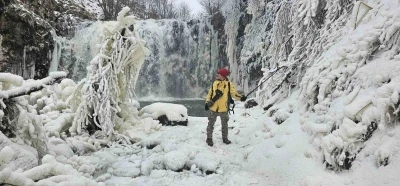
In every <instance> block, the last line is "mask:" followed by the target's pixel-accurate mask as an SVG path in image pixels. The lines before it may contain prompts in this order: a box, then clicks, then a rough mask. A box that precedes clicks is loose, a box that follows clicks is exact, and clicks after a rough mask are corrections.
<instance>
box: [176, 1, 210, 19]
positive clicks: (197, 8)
mask: <svg viewBox="0 0 400 186" xmlns="http://www.w3.org/2000/svg"><path fill="white" fill-rule="evenodd" d="M181 2H186V3H187V4H188V5H189V7H190V9H191V11H192V15H193V14H196V13H198V12H201V11H202V9H203V7H201V5H200V3H199V2H198V1H197V0H176V3H177V4H178V5H179V4H180V3H181Z"/></svg>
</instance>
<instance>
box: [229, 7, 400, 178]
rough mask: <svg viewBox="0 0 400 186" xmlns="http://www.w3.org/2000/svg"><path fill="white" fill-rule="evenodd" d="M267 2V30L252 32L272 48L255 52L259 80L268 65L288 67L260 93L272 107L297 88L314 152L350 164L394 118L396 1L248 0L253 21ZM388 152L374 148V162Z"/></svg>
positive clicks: (399, 22) (334, 165) (330, 162)
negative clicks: (272, 10) (260, 68)
mask: <svg viewBox="0 0 400 186" xmlns="http://www.w3.org/2000/svg"><path fill="white" fill-rule="evenodd" d="M230 2H231V3H235V1H230ZM237 3H238V2H236V4H237ZM254 3H257V4H259V5H262V6H253V5H252V4H254ZM230 6H232V5H230ZM271 6H273V7H276V8H275V9H276V10H277V12H276V14H275V15H272V16H273V17H271V16H270V18H269V19H273V20H274V23H273V26H272V31H271V33H270V35H268V34H267V36H265V37H263V38H262V39H257V38H253V39H252V43H256V41H258V42H260V41H261V43H260V45H261V46H263V45H267V46H268V47H266V48H265V49H262V50H266V51H268V52H270V53H269V54H264V53H260V52H259V55H260V57H258V58H257V59H263V58H266V60H262V61H263V64H262V66H263V71H264V78H262V79H261V80H260V83H261V82H262V81H263V80H265V78H267V77H268V76H270V74H271V71H273V70H274V69H276V68H278V67H282V66H286V67H288V68H287V69H284V70H283V71H281V72H276V74H275V75H274V76H273V78H270V80H268V81H267V82H265V83H263V84H262V86H261V88H260V89H259V91H258V92H257V97H258V100H259V102H260V103H261V105H262V106H263V107H264V109H265V110H269V112H275V111H276V110H277V108H274V107H273V105H274V104H276V103H277V102H280V101H282V100H283V99H285V98H287V97H288V96H289V95H290V94H291V93H292V92H293V91H296V90H299V91H300V94H299V100H300V101H301V102H302V103H304V104H305V108H300V109H301V110H304V111H303V112H304V115H303V117H302V119H301V123H302V128H303V130H304V131H306V132H308V133H309V134H310V135H311V136H312V138H313V140H312V145H313V146H314V147H315V149H316V151H313V152H315V153H313V157H314V158H316V159H317V160H318V161H323V162H324V163H325V164H326V166H327V167H328V168H331V169H333V170H342V169H349V168H350V167H351V165H352V164H351V163H352V161H354V159H355V158H356V157H357V154H358V153H359V152H360V151H361V150H362V149H363V147H364V146H365V142H366V141H367V140H368V139H369V138H370V137H371V136H373V135H374V131H376V130H380V131H390V130H391V128H393V127H394V126H396V125H397V123H398V120H399V116H398V110H399V88H400V86H399V82H398V79H399V76H398V74H397V73H396V72H397V71H398V66H399V65H398V63H399V60H400V57H399V51H400V50H399V44H400V43H399V33H400V32H399V28H400V19H399V18H400V14H399V13H398V12H399V9H398V7H399V2H397V1H388V0H386V1H377V0H369V1H363V2H361V1H357V2H355V1H351V0H337V1H325V0H301V1H272V2H271V1H270V2H267V1H262V0H261V1H250V2H249V7H248V13H249V14H251V15H252V16H253V18H252V23H251V24H252V25H258V23H257V21H258V20H260V19H264V18H263V16H266V15H267V13H266V11H265V10H267V9H268V8H269V7H271ZM264 23H265V21H264ZM255 27H256V28H257V26H255ZM250 28H251V27H250V26H248V27H246V30H245V32H246V33H249V34H250V33H251V32H252V29H250ZM233 29H235V28H234V27H233ZM269 38H270V39H269ZM247 49H248V47H246V46H245V47H244V49H243V50H247ZM250 51H251V50H250ZM253 51H254V50H253ZM255 51H257V50H255ZM252 53H254V52H252ZM271 54H272V55H271ZM249 55H252V54H251V53H249ZM245 56H246V55H242V58H241V59H240V60H238V62H237V63H239V64H240V63H244V62H246V60H245V59H244V58H243V57H245ZM247 70H249V69H247ZM280 115H282V114H280ZM385 149H386V150H387V149H388V148H385ZM390 154H391V153H390V151H388V152H384V153H375V156H376V157H375V158H376V159H377V162H378V164H379V165H386V164H387V163H388V162H390V156H391V155H390ZM388 159H389V161H388Z"/></svg>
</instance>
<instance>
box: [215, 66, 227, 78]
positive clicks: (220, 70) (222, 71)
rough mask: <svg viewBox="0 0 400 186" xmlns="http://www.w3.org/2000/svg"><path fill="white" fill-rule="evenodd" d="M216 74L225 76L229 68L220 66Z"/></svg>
mask: <svg viewBox="0 0 400 186" xmlns="http://www.w3.org/2000/svg"><path fill="white" fill-rule="evenodd" d="M218 74H219V75H221V76H222V77H224V78H226V77H228V75H229V70H226V69H225V68H220V69H219V70H218Z"/></svg>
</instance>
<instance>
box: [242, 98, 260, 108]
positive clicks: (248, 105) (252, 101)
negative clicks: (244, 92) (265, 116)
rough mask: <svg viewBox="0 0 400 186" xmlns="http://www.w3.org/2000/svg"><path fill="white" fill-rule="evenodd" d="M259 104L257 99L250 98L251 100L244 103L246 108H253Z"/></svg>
mask: <svg viewBox="0 0 400 186" xmlns="http://www.w3.org/2000/svg"><path fill="white" fill-rule="evenodd" d="M257 105H258V103H257V102H256V100H254V99H250V100H248V101H246V103H245V104H244V108H253V107H255V106H257Z"/></svg>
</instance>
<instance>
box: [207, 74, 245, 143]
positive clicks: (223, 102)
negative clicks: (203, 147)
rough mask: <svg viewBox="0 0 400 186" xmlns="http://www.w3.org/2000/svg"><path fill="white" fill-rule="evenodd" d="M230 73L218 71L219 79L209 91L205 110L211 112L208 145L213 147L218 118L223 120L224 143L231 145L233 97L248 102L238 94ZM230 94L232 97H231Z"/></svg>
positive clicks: (209, 114)
mask: <svg viewBox="0 0 400 186" xmlns="http://www.w3.org/2000/svg"><path fill="white" fill-rule="evenodd" d="M228 75H229V71H228V70H227V69H225V68H221V69H219V70H218V75H217V79H216V80H215V81H214V82H213V84H212V86H211V88H210V90H209V91H208V94H207V98H206V104H205V109H206V110H210V111H209V113H208V126H207V140H206V142H207V144H208V145H209V146H213V145H214V143H213V139H212V134H213V131H214V124H215V121H216V120H217V116H219V117H220V118H221V125H222V129H221V130H222V141H223V142H224V143H225V144H230V143H231V141H229V140H228V120H229V115H228V110H229V103H230V99H232V98H231V97H233V98H235V99H236V100H240V101H246V99H247V98H246V96H242V95H240V94H238V93H237V92H236V90H235V87H234V86H233V83H232V82H230V81H229V80H228V79H227V77H228ZM229 94H230V95H229Z"/></svg>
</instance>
